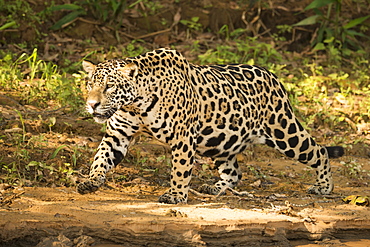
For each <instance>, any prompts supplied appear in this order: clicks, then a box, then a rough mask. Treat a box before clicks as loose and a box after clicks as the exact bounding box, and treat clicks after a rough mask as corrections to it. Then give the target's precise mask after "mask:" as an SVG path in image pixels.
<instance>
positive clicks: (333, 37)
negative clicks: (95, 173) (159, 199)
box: [0, 0, 370, 186]
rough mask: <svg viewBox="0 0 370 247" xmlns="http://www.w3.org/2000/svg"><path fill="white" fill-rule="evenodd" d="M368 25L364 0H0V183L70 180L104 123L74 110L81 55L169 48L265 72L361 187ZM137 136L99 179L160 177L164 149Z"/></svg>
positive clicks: (367, 136) (369, 8)
mask: <svg viewBox="0 0 370 247" xmlns="http://www.w3.org/2000/svg"><path fill="white" fill-rule="evenodd" d="M369 36H370V4H369V2H368V0H353V1H349V0H301V1H296V0H274V1H272V0H270V1H261V0H236V1H224V0H198V1H194V0H187V1H186V0H158V1H149V0H79V1H70V0H55V1H43V0H0V109H1V110H0V182H1V183H4V184H5V183H6V184H8V185H10V186H23V185H26V186H35V185H43V186H74V184H75V182H76V180H77V179H78V177H79V176H83V175H84V174H86V173H87V170H88V166H89V164H90V162H91V160H92V157H93V155H94V151H95V148H96V146H97V144H98V143H99V140H100V138H101V136H102V134H103V132H104V126H103V128H102V126H100V125H97V124H95V123H94V122H93V121H92V119H90V118H89V116H88V115H87V114H86V112H85V110H84V98H85V97H86V89H85V83H86V82H85V77H86V74H85V73H84V72H82V71H81V61H82V60H83V59H88V60H91V61H95V62H100V61H104V60H105V59H111V58H123V57H127V56H136V55H138V54H141V53H143V52H146V51H149V50H152V49H155V48H158V47H171V48H174V49H177V50H179V51H180V52H182V53H183V54H184V55H185V56H186V57H187V58H188V60H189V61H191V62H193V63H198V64H224V63H248V64H255V65H260V66H263V67H266V68H268V69H269V70H271V71H272V72H274V73H276V74H277V75H278V76H279V77H280V79H281V81H282V83H283V84H284V86H285V88H286V90H287V91H288V93H289V95H290V99H291V102H292V104H293V105H294V109H295V111H296V114H297V116H298V117H299V118H300V119H301V120H302V123H303V124H304V126H305V127H306V128H307V129H308V130H310V132H311V133H312V134H313V135H314V136H315V137H316V138H317V140H318V141H319V142H320V143H323V144H325V145H342V146H344V147H345V148H346V154H347V155H349V156H348V158H347V159H345V160H343V161H342V162H341V165H340V167H339V168H338V171H339V173H340V174H341V175H343V176H346V177H347V178H350V179H351V180H355V181H356V183H353V184H352V185H353V186H367V185H368V182H367V181H368V178H369V171H368V170H367V169H365V168H366V166H367V165H368V163H364V162H362V161H359V160H358V158H359V157H360V158H365V160H366V159H367V158H368V157H369V156H370V149H369V143H370V123H369V118H370V86H369V82H370V74H369V61H370V45H369V44H370V43H369ZM138 142H139V143H151V145H150V148H148V145H147V146H144V148H143V147H141V148H135V147H134V148H133V149H132V150H131V151H130V153H129V154H128V156H127V158H126V160H125V163H126V165H128V164H133V165H134V167H135V168H137V169H136V170H135V171H133V170H129V171H127V170H116V171H115V172H114V174H113V175H111V177H110V179H111V180H110V181H113V182H114V183H116V184H119V183H128V182H130V181H132V180H133V179H135V178H138V177H143V176H148V174H151V175H150V176H152V175H153V172H155V173H157V175H156V176H157V177H156V178H153V179H152V180H151V182H152V183H155V184H159V185H166V184H165V182H163V181H167V180H168V174H169V159H168V157H167V154H168V152H167V151H166V149H165V148H162V147H161V146H159V145H158V144H156V143H153V142H152V141H150V140H148V139H145V138H144V137H141V138H140V139H139V141H138ZM271 152H272V151H271ZM252 156H253V155H252ZM276 156H277V157H278V156H279V155H278V154H276ZM253 158H256V157H253ZM138 167H140V168H138ZM202 169H205V168H204V166H203V168H201V170H202ZM247 172H249V174H251V175H252V176H255V177H257V178H259V179H260V178H266V176H264V175H263V173H261V172H260V170H259V169H257V168H256V167H253V166H250V167H249V170H248V171H247ZM308 173H310V171H308ZM279 174H280V173H279ZM280 175H281V176H286V175H284V172H283V171H281V174H280ZM301 175H302V174H301ZM202 176H203V175H202V174H201V175H199V177H202ZM302 176H304V174H303V175H302ZM210 179H211V178H210ZM162 180H163V181H162Z"/></svg>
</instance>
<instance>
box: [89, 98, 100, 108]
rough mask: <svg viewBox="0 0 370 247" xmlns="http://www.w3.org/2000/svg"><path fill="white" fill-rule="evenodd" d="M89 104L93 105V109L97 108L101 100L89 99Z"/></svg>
mask: <svg viewBox="0 0 370 247" xmlns="http://www.w3.org/2000/svg"><path fill="white" fill-rule="evenodd" d="M87 104H88V105H89V106H90V107H91V109H93V110H95V109H96V108H97V107H98V106H99V105H100V102H98V101H96V100H89V101H87Z"/></svg>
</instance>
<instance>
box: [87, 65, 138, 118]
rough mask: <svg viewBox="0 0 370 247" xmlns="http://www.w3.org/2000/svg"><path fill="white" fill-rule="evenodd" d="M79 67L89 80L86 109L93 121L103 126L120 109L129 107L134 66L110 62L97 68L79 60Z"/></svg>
mask: <svg viewBox="0 0 370 247" xmlns="http://www.w3.org/2000/svg"><path fill="white" fill-rule="evenodd" d="M82 66H83V68H84V70H85V71H86V72H87V73H88V77H89V82H88V84H87V89H88V90H89V95H88V97H87V101H86V109H87V111H88V112H89V113H91V114H92V115H93V116H94V120H95V121H96V122H98V123H104V122H105V121H107V120H108V119H109V118H110V117H111V116H112V115H113V114H114V113H115V112H116V111H117V110H119V109H120V108H121V107H122V106H125V105H129V104H131V103H132V102H133V101H134V99H135V98H136V96H137V92H136V89H135V88H136V87H135V86H134V84H135V81H136V79H137V75H138V67H137V66H136V64H134V63H126V62H125V61H124V60H110V61H106V62H103V63H99V64H97V65H95V64H93V63H91V62H88V61H83V62H82Z"/></svg>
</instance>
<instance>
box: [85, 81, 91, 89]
mask: <svg viewBox="0 0 370 247" xmlns="http://www.w3.org/2000/svg"><path fill="white" fill-rule="evenodd" d="M91 88H92V83H91V82H87V83H86V89H87V90H88V91H91Z"/></svg>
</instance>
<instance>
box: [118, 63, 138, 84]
mask: <svg viewBox="0 0 370 247" xmlns="http://www.w3.org/2000/svg"><path fill="white" fill-rule="evenodd" d="M119 70H120V71H121V72H122V74H123V75H124V76H126V77H128V78H130V79H131V80H135V79H136V76H137V74H138V73H139V71H138V70H139V69H138V67H137V66H136V64H134V63H129V64H126V65H125V67H123V68H120V69H119Z"/></svg>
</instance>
